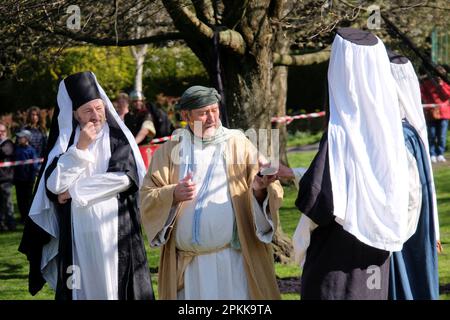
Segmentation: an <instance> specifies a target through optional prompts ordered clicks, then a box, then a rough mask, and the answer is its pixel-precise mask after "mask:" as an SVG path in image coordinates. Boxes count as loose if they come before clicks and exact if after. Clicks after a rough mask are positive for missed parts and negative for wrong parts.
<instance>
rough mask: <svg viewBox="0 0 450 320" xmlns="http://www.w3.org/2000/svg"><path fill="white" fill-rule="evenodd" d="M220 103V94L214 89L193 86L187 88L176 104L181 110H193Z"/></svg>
mask: <svg viewBox="0 0 450 320" xmlns="http://www.w3.org/2000/svg"><path fill="white" fill-rule="evenodd" d="M219 101H220V94H219V93H218V92H217V90H216V89H214V88H207V87H203V86H193V87H190V88H188V89H187V90H186V91H185V92H184V93H183V95H182V96H181V98H180V101H179V102H178V108H179V109H181V110H193V109H199V108H203V107H205V106H209V105H211V104H214V103H218V102H219Z"/></svg>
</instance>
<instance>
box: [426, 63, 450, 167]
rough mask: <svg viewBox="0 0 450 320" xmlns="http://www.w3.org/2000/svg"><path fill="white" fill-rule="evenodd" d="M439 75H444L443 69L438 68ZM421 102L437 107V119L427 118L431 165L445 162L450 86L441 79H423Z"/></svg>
mask: <svg viewBox="0 0 450 320" xmlns="http://www.w3.org/2000/svg"><path fill="white" fill-rule="evenodd" d="M438 70H439V72H440V73H443V74H444V73H446V70H445V68H444V67H442V66H439V67H438ZM420 91H421V94H422V102H423V103H424V104H436V105H439V106H438V108H439V111H440V112H439V113H438V114H439V116H438V118H437V119H436V118H430V117H427V127H428V140H429V144H430V156H431V161H432V162H433V163H436V162H438V161H439V162H445V161H446V159H445V157H444V152H445V144H446V140H447V129H448V119H449V118H450V101H449V97H450V85H449V84H448V83H446V82H444V81H443V80H442V79H441V78H434V79H432V78H428V77H427V78H425V79H423V80H422V83H421V85H420Z"/></svg>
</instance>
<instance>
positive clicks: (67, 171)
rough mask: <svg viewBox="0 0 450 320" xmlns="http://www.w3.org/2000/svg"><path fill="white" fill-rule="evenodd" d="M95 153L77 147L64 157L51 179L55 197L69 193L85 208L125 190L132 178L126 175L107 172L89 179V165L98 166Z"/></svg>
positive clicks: (50, 186) (49, 183)
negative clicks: (87, 173) (86, 173)
mask: <svg viewBox="0 0 450 320" xmlns="http://www.w3.org/2000/svg"><path fill="white" fill-rule="evenodd" d="M94 162H95V159H94V156H93V155H92V153H91V152H90V151H89V150H88V149H86V150H80V149H78V148H77V147H76V146H75V145H73V146H72V147H70V148H69V149H68V150H67V152H66V153H64V154H63V155H61V157H60V158H59V159H58V163H57V165H56V167H55V169H54V170H53V172H52V173H51V174H50V177H49V178H48V180H47V188H48V189H49V190H50V191H51V192H53V193H54V194H61V193H63V192H66V191H69V193H70V196H71V198H72V201H73V203H74V204H75V205H76V206H79V207H83V206H87V205H90V204H92V203H93V202H95V201H101V200H104V199H107V198H110V197H112V196H114V195H116V194H118V193H120V192H123V191H125V190H126V189H128V188H129V186H130V179H129V178H128V176H127V175H126V174H125V173H124V172H107V173H103V174H94V175H92V176H88V177H86V175H85V174H84V173H85V172H86V170H87V169H88V165H89V164H91V163H94Z"/></svg>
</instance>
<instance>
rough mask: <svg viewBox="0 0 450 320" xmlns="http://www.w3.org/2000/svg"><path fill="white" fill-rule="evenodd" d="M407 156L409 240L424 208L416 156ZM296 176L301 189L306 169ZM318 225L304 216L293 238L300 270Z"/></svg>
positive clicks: (295, 259)
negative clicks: (301, 180)
mask: <svg viewBox="0 0 450 320" xmlns="http://www.w3.org/2000/svg"><path fill="white" fill-rule="evenodd" d="M406 156H407V160H408V171H409V201H408V225H407V239H409V238H410V237H411V236H412V235H413V234H414V233H415V232H416V229H417V224H418V222H419V218H420V210H421V208H422V185H421V183H420V177H419V170H418V169H417V163H416V159H415V158H414V156H413V155H412V154H411V152H410V151H409V150H408V149H407V150H406ZM293 171H294V176H295V182H296V183H295V186H296V187H297V188H298V187H299V181H300V179H301V178H302V176H303V175H304V174H305V172H306V170H305V169H304V168H293ZM317 227H318V225H317V224H316V223H314V221H312V220H311V219H310V218H309V217H308V216H307V215H304V214H302V216H301V217H300V220H299V222H298V224H297V227H296V229H295V232H294V235H293V236H292V244H293V247H294V261H295V263H297V264H298V265H299V266H300V268H302V267H303V265H304V263H305V258H306V251H307V250H308V247H309V244H310V242H311V234H312V232H313V231H314V229H316V228H317Z"/></svg>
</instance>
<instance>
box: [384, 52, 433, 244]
mask: <svg viewBox="0 0 450 320" xmlns="http://www.w3.org/2000/svg"><path fill="white" fill-rule="evenodd" d="M405 59H406V58H405ZM391 71H392V75H393V76H394V79H395V80H396V85H397V94H398V98H399V104H400V110H401V112H402V114H403V116H404V117H405V118H406V120H408V122H409V123H410V124H411V125H412V126H413V127H414V129H416V130H417V132H418V133H419V136H420V139H421V140H422V142H423V144H424V146H425V150H426V152H427V160H428V166H429V168H430V169H431V168H432V165H431V159H430V153H429V144H428V134H427V124H426V122H425V116H424V113H423V107H422V99H421V95H420V84H419V80H418V79H417V75H416V72H415V71H414V67H413V65H412V64H411V61H409V60H407V61H406V63H392V62H391ZM430 178H431V185H432V194H433V216H434V229H435V234H436V240H439V239H440V233H439V216H438V210H437V201H436V190H435V187H434V178H433V174H431V177H430Z"/></svg>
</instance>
